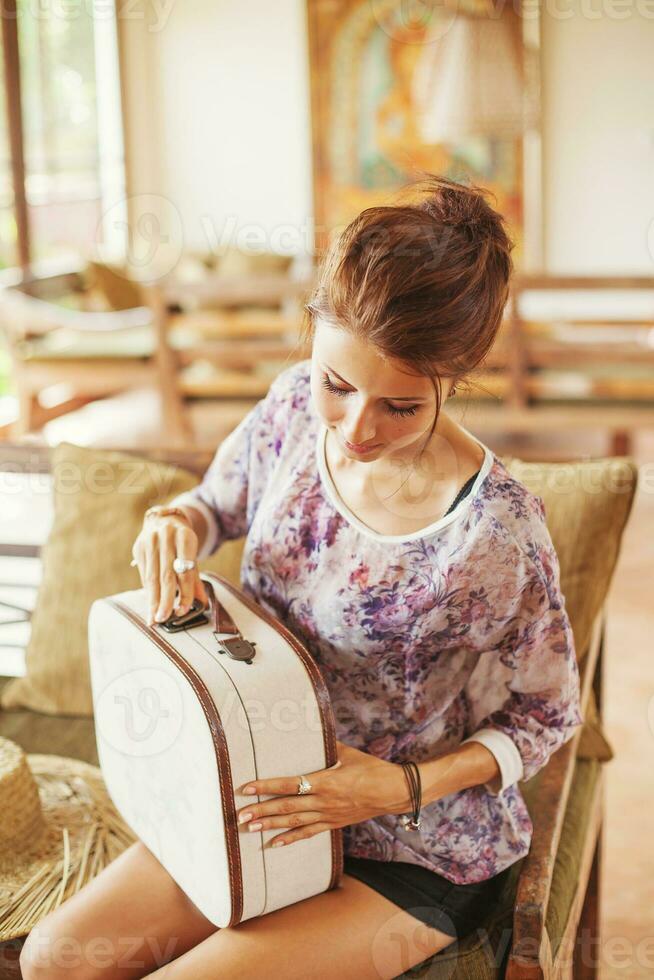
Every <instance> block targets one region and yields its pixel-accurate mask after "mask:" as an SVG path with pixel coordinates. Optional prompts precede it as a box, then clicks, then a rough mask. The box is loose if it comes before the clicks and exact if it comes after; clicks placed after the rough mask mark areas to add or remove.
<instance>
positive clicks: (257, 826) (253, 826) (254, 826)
mask: <svg viewBox="0 0 654 980" xmlns="http://www.w3.org/2000/svg"><path fill="white" fill-rule="evenodd" d="M262 827H263V824H262V823H260V822H259V821H257V822H256V823H251V824H250V826H249V827H248V830H261V828H262Z"/></svg>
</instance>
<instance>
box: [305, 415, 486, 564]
mask: <svg viewBox="0 0 654 980" xmlns="http://www.w3.org/2000/svg"><path fill="white" fill-rule="evenodd" d="M457 424H458V425H459V427H460V428H461V429H462V430H463V431H464V432H465V433H466V434H467V435H469V436H470V438H471V439H474V441H475V442H476V443H477V445H478V446H480V447H481V448H482V449H483V450H484V461H483V463H482V464H481V468H480V470H479V472H478V473H477V478H476V480H475V482H474V483H473V485H472V487H471V489H470V491H469V492H468V493H467V494H466V495H465V497H463V499H462V500H460V501H459V503H458V504H457V505H456V507H455V508H454V510H452V511H450V513H449V514H445V515H443V517H440V518H439V519H438V520H437V521H433V522H432V523H431V524H428V525H426V527H421V528H419V529H418V530H417V531H412V532H411V533H410V534H381V533H380V532H379V531H375V530H373V528H371V527H368V525H367V524H364V523H363V521H361V520H359V518H358V517H357V516H356V514H354V513H353V512H352V511H351V510H350V508H349V507H348V506H347V504H346V503H345V501H344V500H343V499H342V497H341V495H340V494H339V492H338V490H337V488H336V484H335V483H334V481H333V480H332V478H331V474H330V472H329V469H328V467H327V454H326V445H325V443H326V439H327V432H328V431H329V430H328V428H327V426H326V425H325V424H324V423H323V422H322V421H321V422H319V426H320V428H319V432H318V438H317V439H316V462H317V465H318V472H319V474H320V478H321V480H322V484H323V488H324V490H325V493H326V494H327V496H328V498H329V500H330V502H331V503H332V504H333V506H334V507H335V508H336V510H337V511H338V512H339V514H340V515H341V517H343V518H344V519H345V520H346V521H347V523H348V524H351V525H352V526H353V527H355V528H356V529H357V530H358V531H360V532H361V534H363V535H365V536H366V537H368V538H371V539H372V540H373V541H387V542H394V543H395V544H401V543H403V542H408V541H418V540H420V538H425V537H427V536H428V535H430V534H434V533H435V532H436V531H440V530H441V529H442V528H444V527H447V526H448V525H449V524H452V523H453V521H456V520H458V519H459V517H461V516H462V514H464V513H465V511H466V510H467V509H468V508H469V507H470V505H471V503H472V501H473V499H474V497H476V495H477V493H478V492H479V488H480V487H481V485H482V483H483V482H484V480H485V479H486V476H487V474H488V473H489V471H490V469H491V467H492V465H493V462H494V457H493V451H492V450H491V449H489V447H488V446H486V445H485V443H483V442H481V441H480V440H479V439H477V437H476V436H474V435H473V434H472V433H471V432H469V431H468V429H466V428H465V426H463V425H461V423H457Z"/></svg>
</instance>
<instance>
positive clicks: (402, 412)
mask: <svg viewBox="0 0 654 980" xmlns="http://www.w3.org/2000/svg"><path fill="white" fill-rule="evenodd" d="M322 384H323V387H324V388H326V389H327V391H331V392H332V394H334V395H339V396H340V397H344V396H345V395H349V394H350V393H349V391H346V390H345V389H344V388H337V387H336V385H334V384H332V382H331V381H330V380H329V378H328V377H327V375H326V374H323V376H322ZM386 407H387V409H388V411H389V412H390V413H391V415H396V416H401V417H402V418H404V417H405V416H407V415H415V414H416V412H417V410H418V406H417V405H411V406H410V407H408V408H396V407H395V406H394V405H387V406H386Z"/></svg>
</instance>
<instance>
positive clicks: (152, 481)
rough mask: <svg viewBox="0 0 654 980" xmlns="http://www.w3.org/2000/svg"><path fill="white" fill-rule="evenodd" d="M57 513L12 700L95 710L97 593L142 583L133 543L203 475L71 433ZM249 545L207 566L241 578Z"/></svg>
mask: <svg viewBox="0 0 654 980" xmlns="http://www.w3.org/2000/svg"><path fill="white" fill-rule="evenodd" d="M51 462H52V474H53V503H54V517H53V522H52V527H51V529H50V534H49V536H48V540H47V541H46V543H45V545H44V548H43V552H42V560H43V570H42V579H41V584H40V586H39V590H38V594H37V598H36V605H35V609H34V613H33V615H32V630H31V634H30V639H29V643H28V646H27V650H26V674H25V676H24V677H17V678H15V679H14V680H13V681H11V682H10V683H8V684H7V685H6V687H5V689H4V691H3V692H2V697H1V698H0V705H1V706H2V708H5V709H7V708H17V707H27V708H32V709H34V710H35V711H43V712H46V713H48V714H63V715H85V716H92V714H93V699H92V696H91V682H90V672H89V659H88V644H87V622H88V614H89V609H90V607H91V603H92V602H93V601H94V600H95V599H99V598H102V597H104V596H107V595H114V594H115V593H117V592H125V591H127V590H128V589H138V588H140V587H141V579H140V576H139V573H138V570H137V569H136V568H132V567H131V566H130V561H131V558H132V545H133V543H134V540H135V539H136V537H137V535H138V533H139V531H140V530H141V527H142V523H143V514H144V513H145V511H146V510H147V508H148V507H149V506H150V505H151V504H155V503H164V502H166V501H168V500H172V499H173V497H176V496H177V495H178V494H179V493H182V492H184V491H185V490H189V489H191V487H193V486H195V485H196V484H197V483H198V481H199V479H200V478H199V476H198V475H197V474H194V473H191V472H189V471H188V470H186V469H184V468H182V467H180V466H172V465H168V464H165V463H157V462H154V461H153V460H151V459H144V458H141V457H139V456H134V455H131V454H127V453H120V452H114V451H110V450H106V449H92V448H88V447H85V446H76V445H74V444H73V443H69V442H62V443H60V444H59V445H58V446H55V447H54V448H53V449H52V452H51ZM241 552H242V545H239V544H236V543H234V542H229V541H228V542H225V543H224V544H223V545H222V547H221V548H220V549H219V550H218V551H217V552H215V554H213V555H211V556H210V557H209V558H206V559H204V560H203V561H201V562H200V569H201V570H212V571H215V572H218V573H219V574H222V575H225V576H226V577H227V578H228V579H229V580H230V581H232V582H235V583H236V584H240V563H241Z"/></svg>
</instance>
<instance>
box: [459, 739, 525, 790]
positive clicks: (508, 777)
mask: <svg viewBox="0 0 654 980" xmlns="http://www.w3.org/2000/svg"><path fill="white" fill-rule="evenodd" d="M465 742H481V744H482V745H485V746H486V748H487V749H489V750H490V751H491V752H492V753H493V755H494V756H495V758H496V759H497V764H498V766H499V767H500V775H499V776H496V777H495V779H494V780H491V781H490V782H488V783H484V786H485V787H486V789H487V790H488V792H489V793H492V795H493V796H498V795H499V793H501V792H502V791H503V790H505V789H506V788H507V786H512V785H513V783H517V782H518V781H519V780H520V779H522V776H523V765H522V756H521V755H520V753H519V752H518V748H517V746H516V744H515V742H514V741H513V739H512V738H510V737H509V736H508V735H507V734H506V732H500V731H498V730H497V729H496V728H480V729H479V730H478V731H476V732H473V734H472V735H470V736H469V737H468V738H464V739H463V742H462V743H461V744H462V745H463V744H464V743H465ZM498 784H499V785H498Z"/></svg>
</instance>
